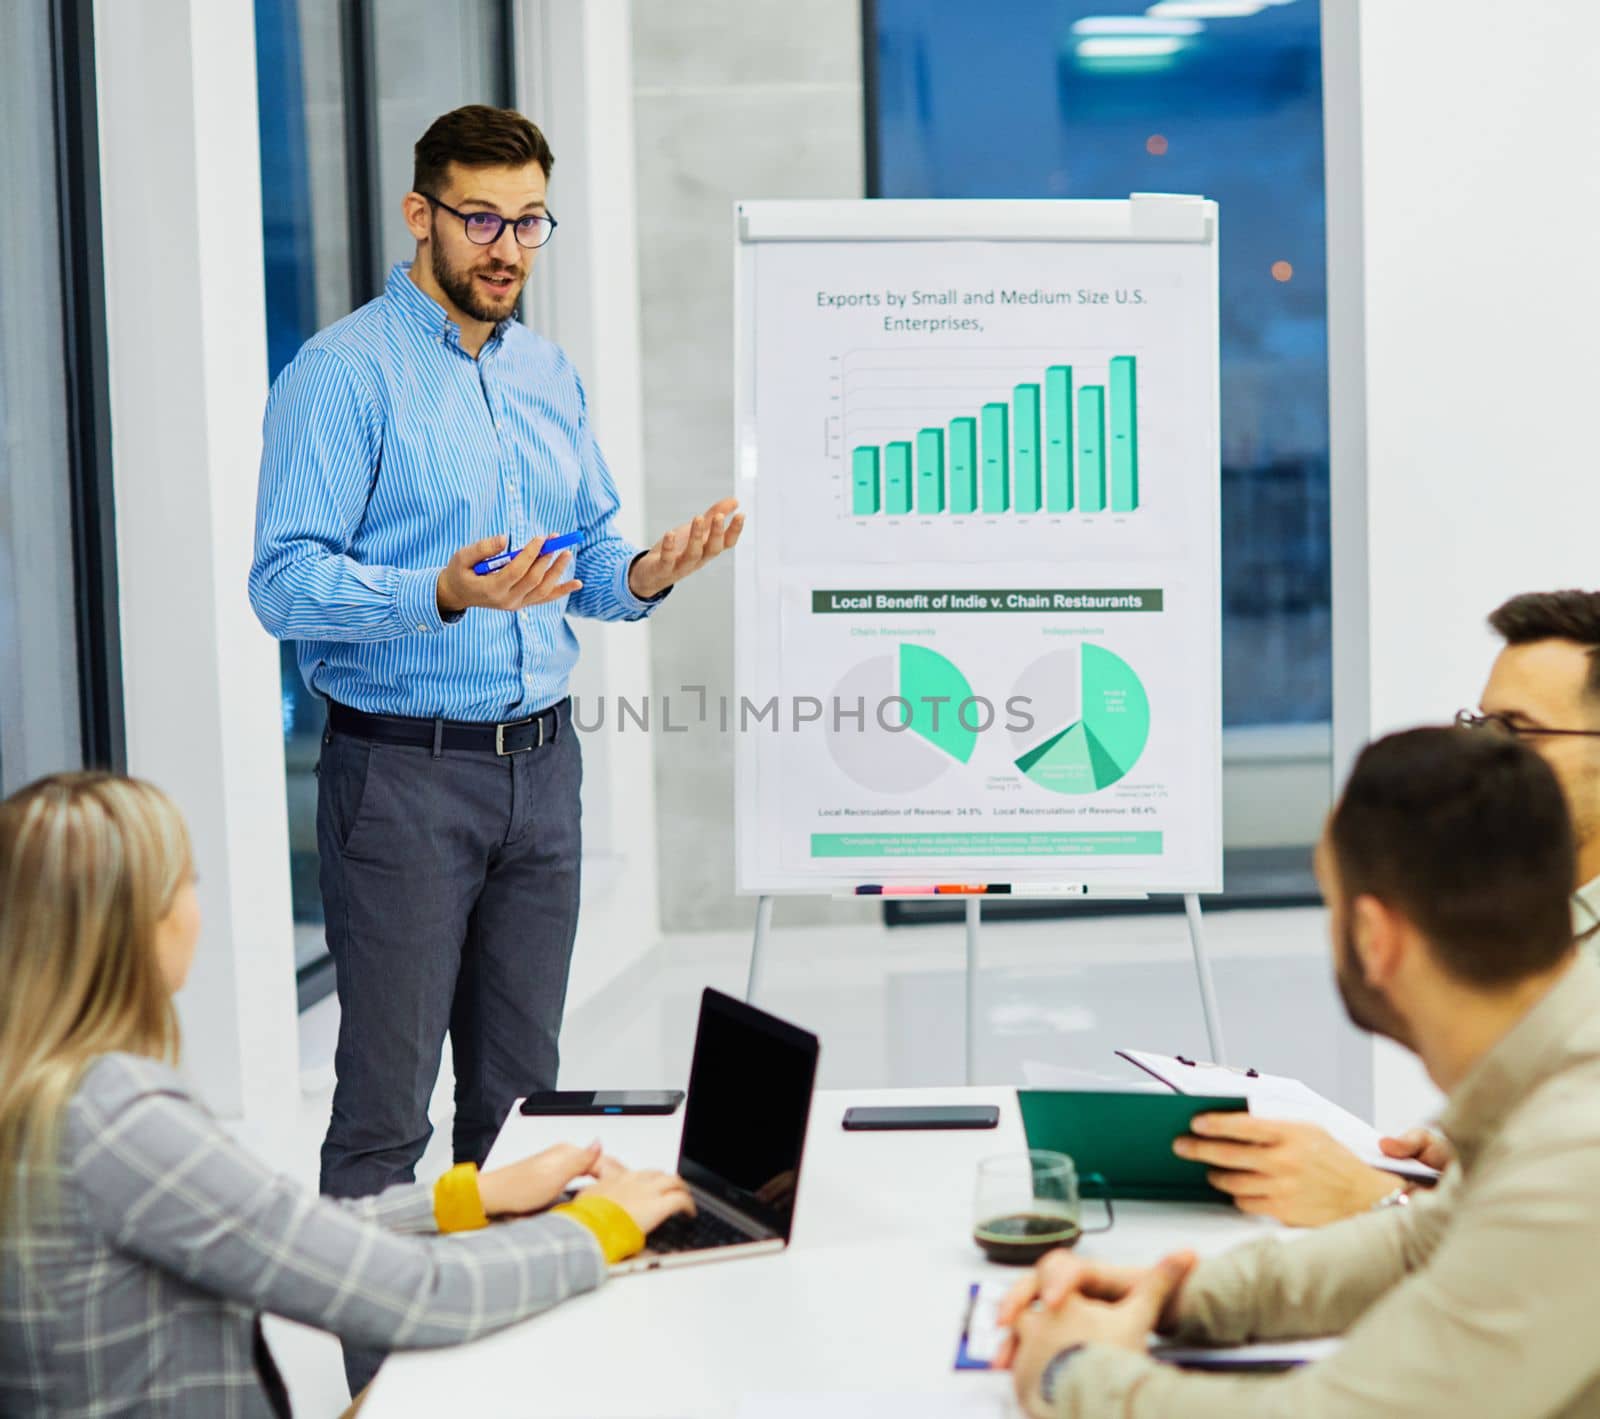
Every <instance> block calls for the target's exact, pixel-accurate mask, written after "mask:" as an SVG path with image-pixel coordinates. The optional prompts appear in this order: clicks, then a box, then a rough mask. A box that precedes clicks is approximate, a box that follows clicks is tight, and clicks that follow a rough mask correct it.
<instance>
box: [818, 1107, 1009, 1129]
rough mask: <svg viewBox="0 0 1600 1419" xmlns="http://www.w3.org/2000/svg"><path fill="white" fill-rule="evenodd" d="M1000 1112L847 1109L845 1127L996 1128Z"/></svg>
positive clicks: (991, 1109) (981, 1109)
mask: <svg viewBox="0 0 1600 1419" xmlns="http://www.w3.org/2000/svg"><path fill="white" fill-rule="evenodd" d="M999 1122H1000V1110H999V1109H998V1108H996V1107H995V1106H994V1105H993V1104H928V1105H916V1106H908V1107H905V1108H889V1109H846V1110H845V1111H844V1126H845V1127H846V1128H847V1129H849V1130H850V1131H851V1132H852V1133H868V1132H877V1131H880V1130H905V1129H914V1128H994V1127H996V1126H998V1124H999Z"/></svg>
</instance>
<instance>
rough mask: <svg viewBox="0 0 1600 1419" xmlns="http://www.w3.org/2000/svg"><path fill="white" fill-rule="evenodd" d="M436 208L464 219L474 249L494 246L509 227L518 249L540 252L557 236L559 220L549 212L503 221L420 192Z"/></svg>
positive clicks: (496, 215) (498, 215) (490, 213)
mask: <svg viewBox="0 0 1600 1419" xmlns="http://www.w3.org/2000/svg"><path fill="white" fill-rule="evenodd" d="M417 195H418V196H419V197H426V198H427V199H428V201H430V202H431V203H433V205H434V206H435V207H443V208H444V210H445V211H446V212H448V213H450V215H451V216H452V217H460V218H461V224H462V226H464V227H465V228H466V229H467V240H468V241H470V242H471V243H472V244H473V245H474V246H493V245H494V244H495V243H496V242H497V241H499V240H500V233H501V232H503V231H504V230H505V229H506V228H507V227H510V228H511V231H512V234H513V235H514V236H515V237H516V239H517V245H518V246H520V247H522V248H523V249H524V250H526V251H537V250H538V249H539V248H540V247H541V246H543V245H544V244H545V243H546V242H547V241H549V240H550V238H551V237H552V236H554V235H555V230H556V219H555V218H554V217H552V216H551V215H550V214H549V213H548V212H538V213H533V214H531V215H529V216H526V217H502V216H501V215H500V214H499V213H498V212H458V211H457V210H456V209H455V208H454V207H452V206H450V204H449V203H448V202H441V201H440V200H439V199H438V198H437V197H435V196H434V195H433V194H432V193H431V192H419V193H418V194H417Z"/></svg>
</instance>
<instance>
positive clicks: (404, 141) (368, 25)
mask: <svg viewBox="0 0 1600 1419" xmlns="http://www.w3.org/2000/svg"><path fill="white" fill-rule="evenodd" d="M255 21H256V68H257V75H258V79H257V90H258V102H259V106H260V128H261V187H262V221H263V227H264V234H265V247H266V250H265V261H266V287H267V347H268V372H269V375H270V376H271V377H272V378H276V377H277V375H278V372H279V371H280V370H281V369H282V368H283V367H284V366H285V365H286V364H288V362H289V361H290V360H291V359H292V358H293V357H294V354H295V352H296V351H297V350H298V349H299V348H300V346H301V345H302V344H303V343H304V342H305V341H306V340H308V339H309V338H310V337H311V336H312V335H314V334H315V333H316V332H317V331H318V330H320V329H321V328H322V327H323V326H325V325H329V324H331V323H332V322H334V321H336V320H339V319H341V318H342V317H343V316H345V315H348V314H349V313H350V312H351V311H352V310H354V309H355V308H356V307H358V306H360V305H362V304H364V303H365V302H366V301H368V300H371V299H372V298H373V297H374V296H376V295H377V294H378V293H379V292H380V291H381V290H382V288H383V282H384V279H385V277H386V275H387V273H388V270H389V267H390V266H391V265H392V264H393V263H394V262H396V261H401V260H409V259H410V257H411V254H412V251H413V245H412V242H411V238H410V236H409V234H408V233H407V232H406V230H405V227H404V224H403V222H402V220H401V217H400V200H401V198H402V197H403V196H404V195H405V194H406V193H407V192H409V191H410V190H411V148H412V145H413V144H414V143H415V142H416V140H417V139H418V138H420V137H421V136H422V133H423V130H424V129H425V128H426V127H427V126H428V124H429V123H430V122H432V121H433V119H435V118H436V117H438V115H439V114H441V113H445V112H447V111H448V110H450V109H452V108H455V107H457V106H458V105H461V104H465V103H488V104H495V105H500V106H506V105H509V104H510V103H511V101H512V94H513V89H514V84H513V80H514V74H513V67H512V63H511V55H512V53H513V37H514V36H513V26H512V22H511V5H510V4H509V3H508V0H459V3H456V4H452V5H449V6H441V5H438V4H434V3H431V0H383V3H382V4H381V5H380V4H377V3H375V0H256V6H255ZM280 663H281V673H282V685H283V732H284V752H285V755H286V758H287V768H288V794H289V846H290V870H291V877H292V880H293V887H294V915H295V966H296V969H297V973H298V975H299V978H300V985H301V992H300V998H301V1005H302V1007H303V1006H305V1005H306V1004H309V1003H310V1002H311V1001H313V1000H315V999H319V998H320V997H321V996H322V995H325V994H326V993H327V992H328V991H329V990H331V989H332V972H331V963H330V962H329V960H328V956H327V948H326V946H325V945H324V942H323V935H322V899H321V893H320V892H319V890H318V885H317V829H316V799H317V791H316V779H315V777H314V774H313V769H314V767H315V765H316V761H317V753H318V747H319V740H320V738H321V734H322V727H323V718H324V714H323V707H322V705H321V704H320V703H319V702H318V700H317V697H316V696H314V695H313V694H312V693H311V692H310V691H309V690H307V689H306V687H305V684H304V682H303V681H302V680H301V678H300V669H299V666H298V665H297V664H296V662H295V654H294V646H293V645H292V644H290V643H285V644H284V645H283V647H282V650H281V662H280Z"/></svg>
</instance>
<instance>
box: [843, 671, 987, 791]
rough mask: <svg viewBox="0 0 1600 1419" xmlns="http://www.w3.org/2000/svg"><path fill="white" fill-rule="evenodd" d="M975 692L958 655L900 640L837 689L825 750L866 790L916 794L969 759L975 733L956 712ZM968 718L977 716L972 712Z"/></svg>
mask: <svg viewBox="0 0 1600 1419" xmlns="http://www.w3.org/2000/svg"><path fill="white" fill-rule="evenodd" d="M971 697H972V686H971V685H970V684H968V683H967V677H966V676H965V675H963V674H962V673H961V671H960V669H959V668H958V667H957V666H956V664H955V662H954V661H953V660H950V659H948V658H947V657H945V656H943V655H940V654H939V652H938V651H936V650H930V649H928V647H927V646H925V645H916V644H914V643H912V642H902V643H901V644H900V645H899V646H898V647H897V648H896V650H895V652H894V653H893V654H891V655H878V656H874V657H873V658H872V659H871V660H865V661H862V662H861V664H859V665H856V666H852V667H851V669H849V670H848V671H846V672H845V674H844V676H843V677H842V678H841V679H840V681H839V683H838V684H837V685H835V686H834V687H833V703H832V705H830V706H829V709H828V711H827V713H825V715H824V718H823V723H824V726H825V728H826V731H827V738H828V752H829V754H831V755H832V756H833V761H834V763H835V764H837V765H838V766H839V768H840V769H841V770H842V771H843V773H844V774H845V775H846V776H847V777H848V778H850V779H852V780H853V781H854V782H856V783H858V784H860V785H861V787H863V788H866V789H870V790H872V791H873V792H874V793H913V792H915V791H916V790H917V789H919V788H925V787H926V786H927V785H928V784H930V783H932V782H933V781H934V779H936V778H938V777H939V775H940V774H942V773H943V772H944V771H945V770H946V769H947V768H949V767H950V765H951V764H952V763H957V764H964V763H966V762H967V760H968V759H970V758H971V757H972V751H973V750H974V749H975V748H976V747H977V744H978V735H977V731H976V730H972V729H968V728H967V727H966V725H964V724H963V723H962V722H961V717H960V714H959V712H958V711H959V709H960V706H961V704H962V702H963V701H964V700H967V699H970V698H971ZM902 702H903V703H902ZM858 709H859V711H860V714H859V717H857V711H858ZM968 718H969V719H972V720H975V721H976V720H978V719H979V716H978V715H976V714H974V713H972V712H971V711H969V712H968ZM886 725H887V726H889V727H888V728H885V726H886Z"/></svg>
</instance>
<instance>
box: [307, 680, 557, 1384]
mask: <svg viewBox="0 0 1600 1419" xmlns="http://www.w3.org/2000/svg"><path fill="white" fill-rule="evenodd" d="M568 715H569V711H568V709H567V707H566V706H565V705H563V706H562V714H561V724H560V728H559V729H558V731H557V733H556V736H555V738H554V739H553V740H546V742H545V743H544V745H543V746H542V747H540V748H538V749H534V750H532V751H530V752H528V753H524V754H513V755H510V756H508V757H506V758H498V757H496V756H495V755H494V754H492V753H482V752H473V751H466V750H444V751H442V752H441V753H439V754H437V755H435V754H434V753H433V752H432V751H431V750H429V749H424V748H411V747H409V746H401V745H393V744H375V743H372V742H370V741H368V740H364V739H357V738H353V737H350V736H347V735H344V734H334V733H331V732H330V733H326V734H324V735H323V741H322V755H321V759H320V761H319V763H318V767H317V848H318V852H319V854H320V857H321V884H322V905H323V910H324V914H325V917H326V921H327V933H328V950H329V953H330V954H331V955H332V957H333V964H334V971H335V981H336V985H337V989H338V993H339V1043H338V1047H337V1051H336V1053H335V1055H334V1068H335V1072H336V1074H337V1082H336V1084H335V1086H334V1092H333V1118H332V1120H331V1121H330V1123H329V1125H328V1134H327V1138H326V1139H325V1140H324V1141H323V1144H322V1191H323V1192H324V1193H325V1194H328V1195H329V1196H332V1197H367V1196H370V1195H371V1194H373V1193H378V1192H382V1191H383V1190H384V1189H385V1188H387V1187H389V1186H391V1185H393V1184H394V1183H398V1182H409V1181H411V1180H412V1178H413V1176H414V1172H415V1169H416V1165H417V1160H418V1159H419V1158H420V1157H421V1156H422V1153H423V1150H424V1149H425V1148H426V1147H427V1146H428V1139H429V1138H430V1137H431V1135H432V1133H433V1125H432V1124H431V1123H430V1122H429V1121H428V1102H429V1100H430V1098H431V1097H432V1095H433V1087H434V1084H435V1082H436V1080H437V1079H438V1075H439V1056H440V1050H441V1049H442V1047H443V1044H444V1037H445V1032H446V1031H447V1030H448V1032H449V1035H450V1048H451V1052H452V1055H453V1057H454V1060H455V1076H456V1091H455V1103H456V1109H455V1129H454V1137H453V1139H452V1142H453V1144H454V1152H455V1161H456V1162H458V1163H465V1162H471V1163H480V1164H481V1163H482V1162H483V1160H484V1158H485V1157H486V1156H487V1155H488V1152H489V1149H490V1146H491V1145H492V1144H493V1143H494V1140H495V1136H496V1135H497V1134H498V1133H499V1131H500V1126H501V1124H502V1123H504V1122H505V1117H506V1114H507V1113H508V1112H509V1111H510V1108H511V1104H512V1102H513V1101H514V1100H515V1099H517V1098H518V1097H519V1096H521V1095H524V1094H529V1093H532V1092H534V1091H535V1090H539V1089H553V1088H555V1086H556V1068H557V1064H558V1061H559V1055H558V1050H557V1040H558V1037H559V1035H560V1032H561V1013H562V1009H563V1007H564V1005H565V1002H566V994H567V971H568V967H569V965H570V964H571V960H572V942H573V937H574V935H575V934H576V932H577V926H578V867H579V855H580V843H581V823H580V811H581V810H580V806H579V789H580V787H581V785H582V781H583V760H582V755H581V752H580V750H579V747H578V736H577V732H576V731H575V730H574V729H573V727H572V725H571V723H570V720H569V718H568ZM382 1359H383V1354H382V1352H379V1351H369V1350H361V1349H357V1348H353V1347H346V1351H345V1374H346V1376H347V1378H348V1379H349V1381H350V1387H351V1392H352V1393H355V1392H356V1391H357V1390H359V1389H360V1388H361V1386H362V1385H364V1384H366V1383H367V1381H368V1380H370V1379H371V1378H372V1375H373V1374H374V1373H375V1372H376V1370H377V1368H378V1365H379V1364H380V1363H381V1362H382Z"/></svg>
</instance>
